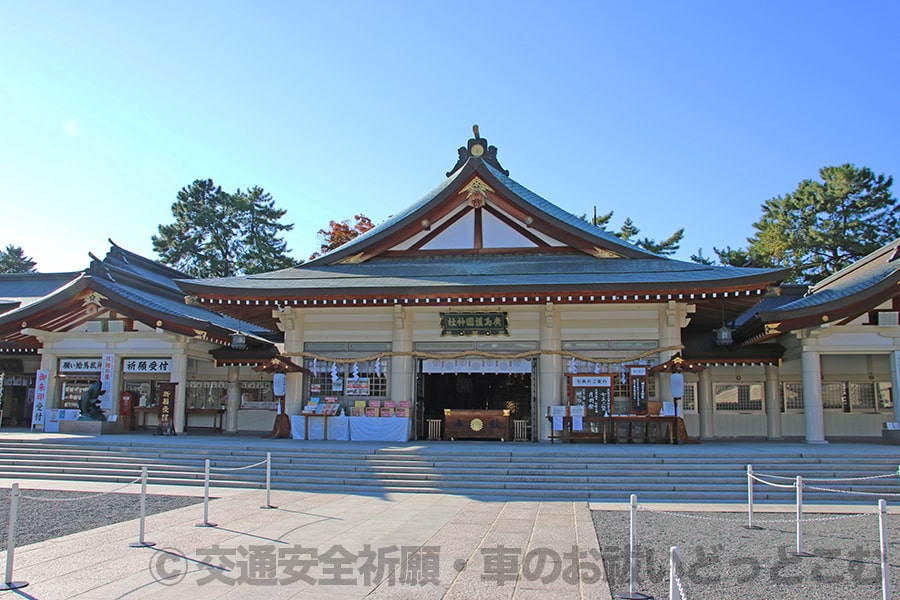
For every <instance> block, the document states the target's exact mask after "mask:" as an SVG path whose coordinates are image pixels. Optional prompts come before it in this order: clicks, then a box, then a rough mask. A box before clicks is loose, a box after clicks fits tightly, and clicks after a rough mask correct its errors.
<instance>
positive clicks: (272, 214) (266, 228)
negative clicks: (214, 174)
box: [234, 186, 300, 275]
mask: <svg viewBox="0 0 900 600" xmlns="http://www.w3.org/2000/svg"><path fill="white" fill-rule="evenodd" d="M234 197H235V200H236V201H237V202H238V203H239V211H238V212H239V214H240V215H242V219H243V223H242V227H241V229H242V231H244V232H246V233H245V237H244V240H243V246H244V248H245V251H244V253H243V254H242V255H241V256H240V257H239V259H238V266H239V268H240V270H241V271H242V272H243V273H245V274H247V275H251V274H253V273H265V272H268V271H274V270H276V269H286V268H289V267H296V266H297V265H298V264H300V263H299V262H298V261H296V260H294V259H292V258H290V257H289V256H288V255H287V253H288V247H287V242H286V241H284V240H283V239H282V238H281V237H280V235H281V234H282V233H283V232H286V231H291V230H292V229H293V228H294V224H293V223H289V224H287V225H285V224H282V223H281V222H280V220H281V218H282V217H284V215H285V214H287V210H285V209H283V208H276V207H275V200H273V199H272V195H271V194H269V193H267V192H266V191H265V190H263V189H262V188H261V187H256V186H254V187H252V188H250V189H249V190H247V191H246V192H242V191H241V190H238V191H237V192H235V194H234Z"/></svg>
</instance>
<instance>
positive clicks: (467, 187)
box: [178, 131, 787, 327]
mask: <svg viewBox="0 0 900 600" xmlns="http://www.w3.org/2000/svg"><path fill="white" fill-rule="evenodd" d="M496 154H497V152H496V148H494V147H493V146H487V141H486V140H485V139H484V138H481V137H480V136H478V134H477V131H476V137H475V138H473V139H470V140H469V144H468V147H467V148H460V158H459V161H458V162H457V165H456V166H455V167H454V170H453V172H451V173H450V174H449V175H448V177H447V178H446V179H445V180H444V181H442V182H441V183H440V184H439V185H438V186H437V187H436V188H434V189H433V190H432V191H430V192H429V193H428V194H426V195H425V196H423V197H422V198H421V199H419V200H418V201H417V202H415V203H414V204H412V205H411V206H409V207H408V208H406V209H404V210H403V211H401V212H399V213H397V214H396V215H394V216H393V217H392V218H390V219H389V220H388V221H386V222H385V223H382V224H381V225H379V226H378V227H375V228H374V229H371V230H369V231H368V232H366V233H365V234H363V235H360V236H359V237H357V238H356V239H354V240H351V241H350V242H348V243H346V244H344V245H343V246H341V247H339V248H337V249H335V250H333V251H332V252H330V253H328V254H325V255H324V256H321V257H319V258H316V259H314V260H311V261H309V262H307V263H305V264H303V265H300V266H298V267H294V268H289V269H283V270H280V271H275V272H271V273H264V274H257V275H247V276H241V277H229V278H222V279H208V280H196V279H192V280H182V281H179V282H178V285H179V286H180V287H181V289H183V290H184V291H185V292H186V293H188V294H191V295H193V296H195V297H196V298H197V299H198V300H199V301H200V302H202V303H204V304H205V305H209V306H212V307H213V308H214V309H215V310H217V311H224V312H228V313H229V314H233V315H235V314H239V312H238V311H243V312H242V313H241V314H244V315H249V316H246V318H248V319H250V320H254V321H255V322H259V323H265V324H267V326H270V327H272V326H273V325H272V316H271V311H272V309H273V308H274V307H275V306H282V305H301V306H353V305H357V304H360V305H361V304H377V305H381V304H386V305H392V304H395V303H401V304H403V303H419V302H420V301H421V302H422V303H428V302H432V303H436V304H440V303H444V304H446V303H448V302H451V301H453V302H459V301H463V300H465V301H466V302H467V304H469V303H477V302H483V303H485V302H486V303H491V304H496V303H499V302H501V301H502V302H504V303H506V302H507V300H506V299H505V297H510V298H509V299H510V300H511V301H512V302H524V301H527V302H540V303H544V302H551V301H552V302H582V301H584V302H588V301H590V302H597V303H601V302H617V301H618V302H621V301H625V300H627V301H633V302H644V301H646V302H659V301H661V300H662V301H666V300H684V301H693V302H697V303H703V302H705V301H707V300H713V299H715V301H716V304H715V307H716V315H715V316H716V318H718V317H717V314H718V311H719V310H720V304H721V302H722V299H727V304H728V306H727V310H728V312H729V314H730V315H731V314H733V315H736V314H739V313H740V312H742V311H743V310H745V309H746V308H748V307H749V306H751V305H752V304H753V303H756V302H757V301H758V300H759V298H760V297H761V296H762V294H763V293H764V291H765V289H766V287H767V286H769V285H771V284H773V283H776V282H778V281H780V280H781V279H783V278H784V277H785V276H786V274H787V271H786V270H773V269H745V268H736V267H716V266H708V265H701V264H697V263H693V262H684V261H678V260H673V259H670V258H666V257H662V256H658V255H655V254H653V253H651V252H648V251H646V250H644V249H643V248H639V247H637V246H635V245H632V244H629V243H627V242H625V241H623V240H621V239H619V238H618V237H617V236H615V235H613V234H612V233H610V232H608V231H605V230H602V229H600V228H598V227H595V226H593V225H591V224H590V223H588V222H587V221H585V220H584V219H581V218H578V217H576V216H575V215H573V214H571V213H569V212H567V211H565V210H563V209H562V208H560V207H558V206H556V205H555V204H553V203H551V202H549V201H547V200H545V199H544V198H542V197H541V196H539V195H538V194H535V193H534V192H532V191H530V190H529V189H527V188H525V187H524V186H523V185H521V184H519V183H518V182H516V181H515V180H513V179H511V178H510V177H509V176H508V172H507V171H506V170H505V169H503V168H502V167H501V166H500V164H499V162H497V158H496ZM704 318H705V316H704V315H703V311H700V312H699V313H698V314H697V315H695V317H694V320H700V321H703V320H704ZM730 318H733V317H730Z"/></svg>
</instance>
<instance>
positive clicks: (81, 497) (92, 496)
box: [19, 477, 141, 502]
mask: <svg viewBox="0 0 900 600" xmlns="http://www.w3.org/2000/svg"><path fill="white" fill-rule="evenodd" d="M140 481H141V478H140V477H138V478H137V479H135V480H133V481H129V482H128V483H126V484H124V485H122V486H119V487H117V488H115V489H112V490H109V491H106V492H97V493H96V494H88V495H87V496H78V497H76V498H47V497H43V496H26V495H25V494H20V495H19V498H20V499H22V500H37V501H38V502H78V501H80V500H88V499H90V498H100V497H101V496H109V495H110V494H115V493H116V492H118V491H120V490H124V489H125V488H127V487H128V486H130V485H134V484H136V483H140Z"/></svg>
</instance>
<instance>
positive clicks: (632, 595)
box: [616, 494, 653, 600]
mask: <svg viewBox="0 0 900 600" xmlns="http://www.w3.org/2000/svg"><path fill="white" fill-rule="evenodd" d="M637 509H638V501H637V494H632V495H631V532H630V538H631V554H630V561H629V562H630V565H631V581H630V583H629V584H628V594H620V595H618V596H616V598H618V599H619V600H645V599H648V600H653V596H648V595H646V594H642V593H641V592H638V591H637Z"/></svg>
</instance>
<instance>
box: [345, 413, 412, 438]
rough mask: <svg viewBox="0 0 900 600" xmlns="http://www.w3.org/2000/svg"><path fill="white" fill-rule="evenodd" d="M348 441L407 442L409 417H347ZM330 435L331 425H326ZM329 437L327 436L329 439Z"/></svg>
mask: <svg viewBox="0 0 900 600" xmlns="http://www.w3.org/2000/svg"><path fill="white" fill-rule="evenodd" d="M348 418H349V419H350V439H351V440H354V441H371V442H407V441H409V427H410V419H409V417H406V418H403V417H348ZM328 433H331V424H330V423H329V425H328ZM330 437H331V436H330V435H329V438H330Z"/></svg>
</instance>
